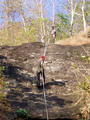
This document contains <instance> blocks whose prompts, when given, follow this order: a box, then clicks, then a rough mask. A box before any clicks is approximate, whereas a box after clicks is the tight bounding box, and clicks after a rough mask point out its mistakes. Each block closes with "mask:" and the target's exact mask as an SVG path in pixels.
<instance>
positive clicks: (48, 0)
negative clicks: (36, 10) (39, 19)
mask: <svg viewBox="0 0 90 120" xmlns="http://www.w3.org/2000/svg"><path fill="white" fill-rule="evenodd" d="M3 1H4V0H0V16H3V18H1V17H0V25H2V24H3V21H4V18H5V14H4V12H2V11H3V6H2V5H3V4H2V2H3ZM24 1H26V2H24V3H23V5H24V8H25V9H24V12H25V15H26V17H28V16H32V15H31V13H30V12H28V10H27V6H29V0H24ZM27 1H28V2H27ZM32 1H33V0H32ZM65 1H67V0H65ZM65 1H64V0H54V2H55V14H57V13H59V12H64V13H65V10H64V9H62V6H63V4H65V3H66V2H65ZM32 4H33V2H32ZM52 9H53V8H52V0H45V10H46V16H45V17H46V18H49V19H50V20H52V19H53V18H52ZM16 16H17V17H16ZM15 18H16V20H15V21H21V18H20V16H19V15H18V14H15ZM12 21H13V19H12Z"/></svg>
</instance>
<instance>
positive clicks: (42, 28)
mask: <svg viewBox="0 0 90 120" xmlns="http://www.w3.org/2000/svg"><path fill="white" fill-rule="evenodd" d="M40 5H41V19H42V21H41V42H45V40H44V37H45V25H44V21H43V20H44V17H43V0H41V1H40Z"/></svg>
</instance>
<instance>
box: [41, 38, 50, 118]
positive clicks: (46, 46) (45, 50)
mask: <svg viewBox="0 0 90 120" xmlns="http://www.w3.org/2000/svg"><path fill="white" fill-rule="evenodd" d="M49 41H50V38H48V43H47V44H45V49H44V54H43V55H44V56H46V52H47V48H48V44H49ZM43 74H44V73H43V71H42V83H43V94H44V100H45V109H46V115H47V120H49V116H48V107H47V99H46V91H45V84H44V76H43Z"/></svg>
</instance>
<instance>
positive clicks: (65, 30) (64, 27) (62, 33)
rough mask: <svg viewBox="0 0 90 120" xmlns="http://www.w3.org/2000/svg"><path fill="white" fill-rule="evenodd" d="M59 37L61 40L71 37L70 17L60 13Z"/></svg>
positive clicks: (58, 17) (58, 23) (58, 21)
mask: <svg viewBox="0 0 90 120" xmlns="http://www.w3.org/2000/svg"><path fill="white" fill-rule="evenodd" d="M56 27H57V36H58V38H59V39H63V38H67V37H69V30H70V23H69V17H68V16H67V15H66V14H63V13H59V14H58V15H57V24H56Z"/></svg>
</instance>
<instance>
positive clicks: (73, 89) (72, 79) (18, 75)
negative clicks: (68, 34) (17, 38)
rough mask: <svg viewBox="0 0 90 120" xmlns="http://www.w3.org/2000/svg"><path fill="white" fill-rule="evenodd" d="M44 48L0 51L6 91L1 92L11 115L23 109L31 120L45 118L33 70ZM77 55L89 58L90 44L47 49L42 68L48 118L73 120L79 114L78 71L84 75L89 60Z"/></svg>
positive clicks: (34, 45) (39, 45)
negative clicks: (44, 79) (9, 107)
mask: <svg viewBox="0 0 90 120" xmlns="http://www.w3.org/2000/svg"><path fill="white" fill-rule="evenodd" d="M44 47H45V46H44V44H42V43H30V44H23V45H21V46H17V47H15V46H14V47H8V46H4V47H1V48H0V63H1V65H4V66H5V70H4V74H5V81H6V83H7V87H6V89H4V90H2V91H1V92H3V93H4V94H5V98H6V99H7V101H8V103H9V104H10V105H11V108H12V113H14V112H15V111H17V110H18V109H19V108H24V109H26V110H27V111H28V113H29V115H30V117H31V118H40V119H46V110H45V100H44V95H43V88H42V87H41V88H39V89H38V88H37V87H36V86H35V85H34V84H35V83H36V75H35V71H36V68H37V64H38V60H39V58H40V57H41V56H42V55H43V52H44ZM81 56H85V57H86V58H88V57H89V56H90V45H83V46H78V47H72V46H61V45H55V44H50V45H49V46H48V49H47V53H46V61H45V66H44V69H45V77H46V82H45V92H46V98H47V107H48V114H49V119H57V118H68V119H73V118H76V117H77V115H78V114H80V109H81V108H82V107H83V106H84V95H83V92H82V89H81V88H79V82H82V81H83V79H84V78H83V76H81V75H80V74H79V72H84V73H85V69H87V70H88V71H89V69H90V64H89V61H88V62H87V61H85V60H83V59H81ZM83 67H84V68H85V69H83ZM78 68H79V71H78ZM82 70H83V71H82ZM89 72H90V71H89ZM86 74H87V73H86ZM8 117H9V118H10V117H11V113H8Z"/></svg>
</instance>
